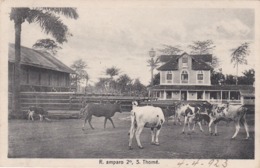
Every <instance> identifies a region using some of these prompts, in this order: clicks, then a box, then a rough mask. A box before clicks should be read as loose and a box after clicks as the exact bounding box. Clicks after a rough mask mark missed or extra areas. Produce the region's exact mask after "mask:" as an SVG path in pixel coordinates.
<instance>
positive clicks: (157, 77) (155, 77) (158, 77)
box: [153, 73, 160, 85]
mask: <svg viewBox="0 0 260 168" xmlns="http://www.w3.org/2000/svg"><path fill="white" fill-rule="evenodd" d="M153 84H154V85H160V73H157V74H155V76H154V78H153Z"/></svg>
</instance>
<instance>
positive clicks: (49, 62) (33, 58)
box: [8, 44, 75, 73]
mask: <svg viewBox="0 0 260 168" xmlns="http://www.w3.org/2000/svg"><path fill="white" fill-rule="evenodd" d="M8 61H9V62H12V63H14V62H15V47H14V44H9V51H8ZM21 64H22V65H29V66H34V67H38V68H45V69H50V70H54V71H60V72H67V73H75V72H74V71H73V70H72V69H71V68H69V67H68V66H67V65H65V64H63V63H62V62H61V61H59V60H58V59H57V58H55V57H53V56H52V55H50V54H49V53H47V52H42V51H37V50H33V49H31V48H27V47H23V46H21Z"/></svg>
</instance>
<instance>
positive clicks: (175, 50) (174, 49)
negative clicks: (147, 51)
mask: <svg viewBox="0 0 260 168" xmlns="http://www.w3.org/2000/svg"><path fill="white" fill-rule="evenodd" d="M158 51H159V52H161V53H162V54H165V55H176V54H179V53H180V52H182V50H181V49H180V46H171V45H166V44H163V48H162V49H158Z"/></svg>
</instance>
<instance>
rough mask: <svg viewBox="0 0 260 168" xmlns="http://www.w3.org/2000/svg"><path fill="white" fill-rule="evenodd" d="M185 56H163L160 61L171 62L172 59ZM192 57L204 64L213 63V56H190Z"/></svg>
mask: <svg viewBox="0 0 260 168" xmlns="http://www.w3.org/2000/svg"><path fill="white" fill-rule="evenodd" d="M182 55H183V54H181V55H161V56H160V61H161V62H168V61H169V60H171V59H175V60H176V59H178V58H180V57H181V56H182ZM190 56H193V58H195V59H197V60H201V61H203V62H210V63H211V62H212V55H211V54H200V55H198V54H195V55H190Z"/></svg>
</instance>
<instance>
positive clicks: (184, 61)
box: [182, 55, 188, 67]
mask: <svg viewBox="0 0 260 168" xmlns="http://www.w3.org/2000/svg"><path fill="white" fill-rule="evenodd" d="M182 67H188V57H187V56H186V55H185V56H183V57H182Z"/></svg>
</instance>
